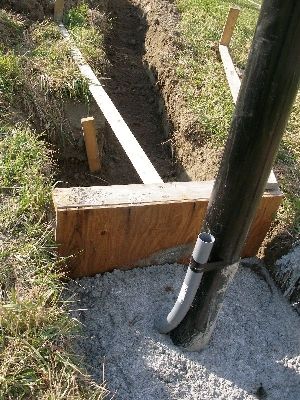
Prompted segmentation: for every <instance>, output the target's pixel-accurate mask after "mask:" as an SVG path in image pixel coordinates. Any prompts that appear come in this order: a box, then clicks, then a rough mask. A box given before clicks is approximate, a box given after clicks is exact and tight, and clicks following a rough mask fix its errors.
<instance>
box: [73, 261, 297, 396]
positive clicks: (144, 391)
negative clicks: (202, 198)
mask: <svg viewBox="0 0 300 400" xmlns="http://www.w3.org/2000/svg"><path fill="white" fill-rule="evenodd" d="M185 270H186V269H185V267H183V266H180V265H164V266H154V267H147V268H143V269H142V268H138V269H134V270H131V271H120V270H116V271H114V272H112V273H106V274H104V275H98V276H96V277H94V278H84V279H81V280H78V281H74V282H72V283H70V285H69V288H68V289H69V290H70V295H71V296H72V299H73V301H74V302H73V303H72V307H71V308H72V310H71V311H70V312H71V314H72V316H73V317H74V318H77V319H78V320H80V321H81V323H82V325H83V332H82V336H80V337H77V338H75V339H74V342H75V344H74V345H75V348H76V350H77V352H78V353H79V354H82V355H83V356H84V357H85V359H86V362H87V363H88V365H89V371H90V373H91V374H92V375H93V376H94V378H95V379H96V380H97V381H98V382H102V381H103V376H104V379H105V381H106V383H107V387H108V389H109V390H110V393H111V394H110V396H113V398H114V399H119V400H138V399H143V400H154V399H155V400H163V399H176V400H179V399H186V400H188V399H189V400H191V399H195V400H196V399H197V400H206V399H207V400H212V399H218V400H219V399H226V400H228V399H234V400H235V399H247V400H250V399H257V398H258V399H270V400H277V399H278V400H282V399H285V400H297V399H300V318H299V316H298V315H297V313H296V312H295V311H294V310H293V309H292V308H291V306H290V304H289V303H288V302H287V300H286V299H285V298H284V297H283V296H282V294H281V293H280V292H279V291H278V290H277V289H276V288H275V287H272V288H270V287H269V286H268V285H267V283H266V282H265V281H264V280H262V279H261V278H260V277H258V276H257V275H256V274H255V273H253V272H252V271H249V270H247V269H246V268H240V269H239V271H238V272H237V274H236V276H235V278H234V280H233V282H232V284H231V286H230V288H229V289H228V291H227V294H226V299H225V302H224V306H223V309H222V311H221V313H220V315H219V319H218V322H217V325H216V328H215V331H214V334H213V337H212V340H211V342H210V344H209V346H208V347H207V348H206V349H205V350H203V351H202V352H199V353H191V352H186V351H183V350H182V349H179V348H177V347H175V346H174V345H173V344H172V342H171V340H170V337H169V336H167V335H161V334H159V333H158V332H157V331H156V330H155V329H154V326H153V322H154V319H155V317H156V316H157V315H158V314H160V313H167V311H168V310H170V309H171V307H172V306H173V304H174V302H175V300H176V297H177V294H178V292H179V290H180V287H181V283H182V281H183V278H184V275H185Z"/></svg>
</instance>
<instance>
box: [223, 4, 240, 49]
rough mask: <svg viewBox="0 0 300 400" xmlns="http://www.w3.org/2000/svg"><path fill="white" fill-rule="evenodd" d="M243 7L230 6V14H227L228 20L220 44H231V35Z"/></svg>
mask: <svg viewBox="0 0 300 400" xmlns="http://www.w3.org/2000/svg"><path fill="white" fill-rule="evenodd" d="M240 11H241V9H240V8H239V7H230V10H229V13H228V16H227V21H226V24H225V26H224V30H223V35H222V38H221V40H220V44H222V45H223V46H229V43H230V40H231V36H232V34H233V30H234V27H235V24H236V21H237V19H238V16H239V13H240Z"/></svg>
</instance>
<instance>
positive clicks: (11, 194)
mask: <svg viewBox="0 0 300 400" xmlns="http://www.w3.org/2000/svg"><path fill="white" fill-rule="evenodd" d="M1 137H2V140H1V143H0V157H1V158H0V170H1V174H0V176H1V178H0V179H1V180H0V187H1V209H0V236H1V252H0V271H1V272H0V285H1V292H0V293H1V294H0V349H1V353H0V398H1V399H2V398H3V399H28V398H32V399H87V398H94V399H96V398H97V399H101V398H103V396H104V393H105V390H104V389H103V388H102V387H98V386H96V385H95V384H93V383H92V382H91V381H90V380H89V378H88V377H87V376H86V375H85V374H84V373H83V372H82V371H81V369H80V368H79V367H78V366H77V365H76V364H77V363H78V360H76V359H75V357H74V356H71V355H70V354H69V351H70V347H69V343H70V341H71V340H72V335H74V334H75V333H76V332H77V328H78V327H77V326H76V323H75V322H74V321H73V320H72V319H71V318H70V317H69V316H68V313H67V308H66V305H65V304H64V303H63V302H62V300H61V298H62V297H61V294H62V290H63V284H62V281H61V279H60V278H61V277H62V276H61V274H60V273H59V263H60V260H58V259H57V258H56V256H55V252H54V246H53V243H52V229H51V228H50V227H49V225H48V223H47V213H48V212H49V201H50V193H51V174H50V171H51V163H52V161H51V158H50V154H49V151H48V150H47V146H46V144H45V143H44V142H43V141H42V140H41V138H39V136H38V135H37V134H36V133H35V132H34V131H32V130H30V129H29V128H28V127H26V126H18V127H16V128H11V127H7V126H6V127H2V128H1Z"/></svg>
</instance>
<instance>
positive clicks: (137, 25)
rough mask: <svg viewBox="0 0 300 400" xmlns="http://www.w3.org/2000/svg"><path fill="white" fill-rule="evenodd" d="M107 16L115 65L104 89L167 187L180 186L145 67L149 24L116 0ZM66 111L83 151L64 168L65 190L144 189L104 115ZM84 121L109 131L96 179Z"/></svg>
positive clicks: (156, 96) (70, 107) (130, 6)
mask: <svg viewBox="0 0 300 400" xmlns="http://www.w3.org/2000/svg"><path fill="white" fill-rule="evenodd" d="M107 12H108V14H109V16H110V19H111V21H112V28H111V30H109V32H108V33H107V34H106V35H105V38H104V44H105V51H106V56H107V59H108V61H109V63H108V67H107V70H106V73H105V77H104V78H103V79H102V84H103V86H104V88H105V91H106V92H107V94H108V95H109V96H110V98H111V99H112V101H113V103H114V104H115V106H116V107H117V109H118V111H119V112H120V114H121V115H122V117H123V118H124V120H125V122H126V123H127V125H128V126H129V128H130V130H131V131H132V133H133V134H134V136H135V137H136V139H137V140H138V142H139V144H140V145H141V147H142V148H143V150H144V151H145V153H146V155H147V156H148V158H149V159H150V161H151V162H152V164H153V166H154V168H155V169H156V170H157V172H158V174H159V175H160V176H161V178H162V179H163V180H164V181H165V182H168V181H174V180H176V177H177V175H178V166H176V161H175V160H174V159H173V157H172V149H171V144H170V141H169V140H168V139H167V138H166V135H165V131H164V125H165V121H164V119H165V117H164V115H165V114H164V112H163V110H162V101H161V99H160V96H159V92H158V91H157V90H156V87H155V82H153V76H150V74H149V70H148V69H147V67H146V66H145V64H144V63H143V56H144V54H145V37H146V32H147V28H148V26H147V22H146V20H145V18H144V17H143V13H142V11H141V10H140V9H139V8H138V7H137V6H134V5H133V4H131V2H130V1H129V0H110V1H109V2H108V10H107ZM65 111H66V114H67V117H68V118H69V119H70V121H71V123H72V125H73V127H74V128H75V131H76V132H77V134H75V135H77V150H75V149H73V152H72V151H71V152H69V154H68V155H67V156H64V158H63V160H61V161H60V163H59V164H60V173H59V177H58V180H59V181H60V182H61V184H60V185H61V186H64V187H66V186H90V185H118V184H123V185H126V184H132V183H141V180H140V178H139V177H138V175H137V173H136V171H135V169H134V168H133V166H132V165H131V163H130V161H129V159H128V157H127V155H126V154H125V152H124V150H123V148H122V147H121V145H120V144H119V142H118V140H117V139H116V137H115V135H114V133H113V132H112V130H111V129H110V127H109V126H108V124H106V126H105V127H103V126H102V127H101V126H100V125H101V123H100V121H101V112H100V110H99V109H97V106H96V105H95V104H94V103H93V101H92V102H91V103H90V105H89V107H86V106H83V105H82V106H81V107H79V108H78V106H75V105H72V104H67V105H65ZM79 115H80V116H81V117H85V116H87V115H93V116H94V117H95V120H96V125H98V128H99V127H100V129H102V130H103V133H104V147H103V163H102V165H103V166H102V169H101V171H100V173H97V174H95V173H94V174H92V173H90V171H89V169H88V164H87V160H86V155H85V149H84V144H83V140H82V133H81V127H80V118H79ZM72 121H73V122H72ZM76 124H77V125H76Z"/></svg>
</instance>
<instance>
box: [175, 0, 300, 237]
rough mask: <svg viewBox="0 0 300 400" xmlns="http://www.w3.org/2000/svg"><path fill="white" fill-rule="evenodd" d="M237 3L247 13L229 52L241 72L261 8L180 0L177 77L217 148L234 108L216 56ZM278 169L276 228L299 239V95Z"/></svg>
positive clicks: (243, 2)
mask: <svg viewBox="0 0 300 400" xmlns="http://www.w3.org/2000/svg"><path fill="white" fill-rule="evenodd" d="M256 3H261V1H259V0H258V1H256ZM234 4H235V5H238V6H240V8H241V9H242V11H241V13H240V16H239V18H238V21H237V25H236V28H235V31H234V34H233V37H232V41H231V43H230V53H231V57H232V59H233V61H234V64H235V65H236V67H238V68H240V69H244V68H245V65H246V62H247V58H248V52H249V49H250V46H251V42H252V38H253V34H254V31H255V26H256V22H257V18H258V14H259V11H258V10H257V9H256V7H255V6H254V5H253V4H251V2H248V1H247V0H236V1H235V2H232V1H230V0H176V5H177V7H178V10H179V13H180V16H181V22H180V31H181V36H182V48H183V50H181V51H180V52H179V55H178V59H177V60H176V61H177V65H178V66H177V74H178V77H179V78H180V82H181V86H182V91H183V93H184V96H185V98H186V102H187V104H188V106H189V108H190V109H191V110H192V111H193V113H194V115H195V116H196V117H197V119H198V122H199V125H200V126H201V136H203V135H204V136H205V137H206V138H207V139H208V140H210V142H211V143H212V144H213V145H214V146H215V147H222V146H223V145H224V143H225V141H226V138H227V132H228V129H229V126H230V121H231V116H232V113H233V109H234V106H233V102H232V98H231V94H230V90H229V87H228V84H227V81H226V77H225V73H224V70H223V66H222V62H221V61H220V59H219V57H218V54H217V45H218V42H219V40H220V37H221V35H222V31H223V26H224V24H225V22H226V18H227V14H228V10H229V7H230V6H232V5H234ZM274 169H275V172H276V174H277V177H278V180H279V183H280V187H281V189H282V190H283V192H284V194H285V200H284V204H283V206H282V207H281V209H280V211H279V214H278V215H279V218H278V219H277V222H276V224H277V229H278V230H279V231H280V230H282V231H288V232H289V233H290V234H291V235H292V236H293V237H294V238H295V239H297V238H298V237H299V234H300V207H299V187H300V96H298V97H297V100H296V102H295V105H294V107H293V112H292V114H291V117H290V120H289V123H288V126H287V130H286V133H285V135H284V138H283V141H282V144H281V147H280V150H279V154H278V157H277V161H276V164H275V166H274Z"/></svg>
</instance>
